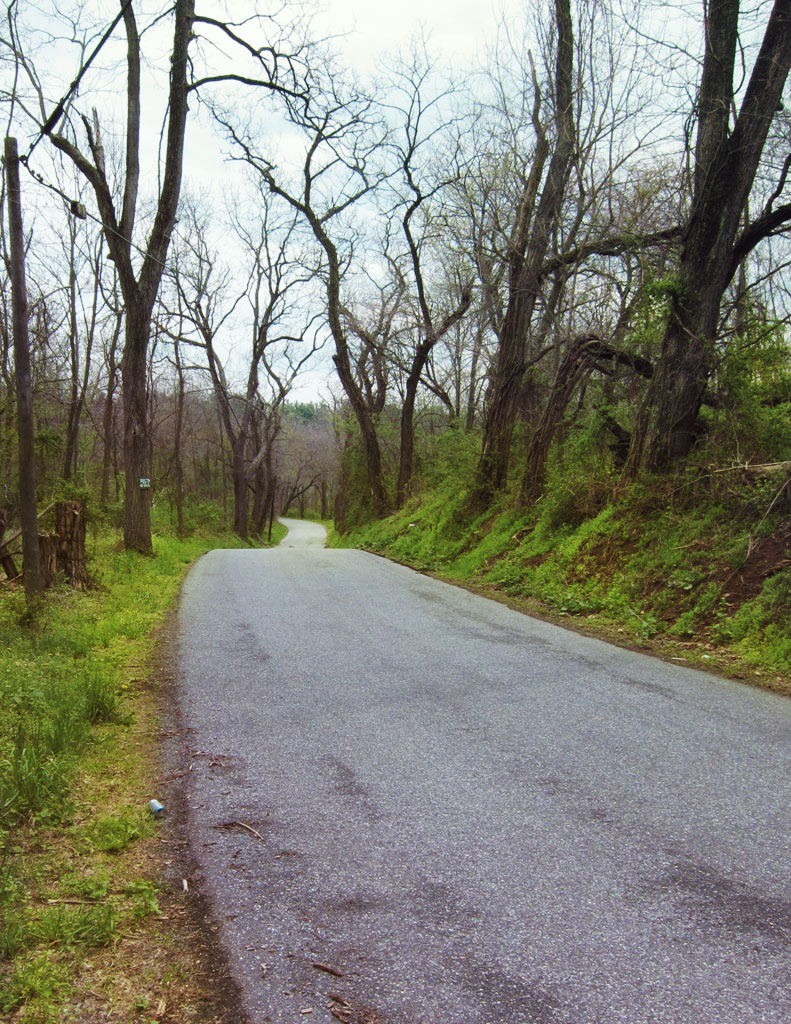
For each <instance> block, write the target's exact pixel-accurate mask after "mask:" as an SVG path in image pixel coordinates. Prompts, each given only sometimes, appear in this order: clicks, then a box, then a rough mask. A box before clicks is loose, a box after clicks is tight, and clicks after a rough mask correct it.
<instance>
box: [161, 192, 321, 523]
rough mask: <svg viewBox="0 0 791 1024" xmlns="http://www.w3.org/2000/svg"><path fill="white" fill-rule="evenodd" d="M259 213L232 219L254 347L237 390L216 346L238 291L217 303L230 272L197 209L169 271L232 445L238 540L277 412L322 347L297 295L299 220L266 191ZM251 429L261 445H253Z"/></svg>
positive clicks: (303, 272) (306, 274)
mask: <svg viewBox="0 0 791 1024" xmlns="http://www.w3.org/2000/svg"><path fill="white" fill-rule="evenodd" d="M258 215H259V216H260V220H259V222H258V224H257V225H256V226H255V227H254V228H251V227H250V226H249V225H248V224H245V223H242V220H241V219H240V218H238V217H237V218H236V219H235V225H234V226H235V228H236V231H237V234H238V235H239V237H240V239H241V241H242V243H243V247H244V250H245V251H246V255H247V258H248V260H249V264H250V271H249V278H248V282H247V288H246V292H245V294H246V296H247V298H248V300H249V305H250V312H251V320H252V345H251V351H250V355H249V359H248V360H247V371H246V381H245V384H244V386H243V388H242V389H241V391H237V390H236V389H235V388H234V387H233V385H232V384H231V382H230V381H229V379H228V375H227V374H226V370H225V367H224V365H223V360H222V358H221V355H220V353H219V351H218V348H217V335H218V333H219V332H220V330H221V328H222V327H223V325H224V324H226V323H227V322H228V321H229V319H230V318H231V317H232V316H233V315H234V313H235V311H236V310H237V307H238V305H239V302H240V301H241V299H242V296H241V295H240V296H238V297H237V298H236V299H235V300H234V301H232V302H228V301H227V300H226V308H225V309H224V310H223V309H221V308H220V304H221V303H222V301H223V299H225V295H226V292H227V291H228V290H229V285H230V276H229V273H228V271H227V270H226V271H223V270H221V269H218V264H217V258H216V255H215V254H213V253H212V252H211V251H210V249H209V246H208V243H207V240H206V232H205V227H204V226H203V225H202V224H201V223H200V221H199V219H198V217H197V216H196V215H195V213H194V211H193V212H191V213H190V215H189V218H188V220H189V223H190V232H189V234H190V239H189V241H185V242H180V243H179V256H180V258H179V260H178V261H177V264H176V266H175V267H174V269H173V271H172V279H173V284H174V285H175V289H176V293H177V300H178V316H179V321H180V323H181V324H184V323H187V324H189V325H191V327H193V328H194V331H195V332H196V334H197V339H196V340H195V341H193V344H199V345H200V347H201V348H202V349H203V351H204V352H205V355H206V361H207V367H208V371H209V375H210V378H211V381H212V387H213V389H214V394H215V396H216V399H217V403H218V408H219V411H220V417H221V419H222V424H223V429H224V431H225V434H226V437H227V439H228V443H229V445H230V450H231V479H232V482H233V495H234V519H233V522H234V527H233V528H234V531H235V532H236V533H237V534H238V535H239V536H240V537H242V538H243V539H246V538H247V536H248V533H249V521H250V517H249V498H248V495H249V490H250V487H251V480H252V478H253V477H254V475H255V473H256V470H257V468H258V467H259V466H261V465H262V464H263V465H266V464H267V462H268V461H271V446H272V444H273V443H274V440H275V437H276V434H277V431H276V424H277V414H278V410H280V409H281V408H282V406H283V403H284V402H285V400H286V398H287V396H288V394H289V392H290V391H291V388H292V387H293V384H294V380H295V378H296V377H297V375H298V374H299V372H300V371H301V370H302V368H303V367H304V366H305V364H306V363H307V362H308V360H309V359H310V358H311V357H312V356H313V355H314V354H315V352H316V350H317V348H318V347H319V346H318V341H317V338H316V335H315V330H314V328H315V321H316V320H317V318H318V316H317V314H313V315H311V314H307V315H306V316H305V317H304V318H302V319H301V318H300V316H299V314H298V310H299V305H298V300H297V299H296V298H295V294H296V293H298V292H299V290H300V289H301V288H305V287H306V286H307V285H308V284H309V282H310V281H311V279H312V277H313V276H314V274H313V272H312V271H311V270H309V269H305V268H304V266H303V263H302V261H301V260H299V259H297V258H296V257H295V253H294V251H293V250H294V235H295V229H296V219H295V217H294V216H293V214H292V215H291V217H290V218H288V219H280V220H279V221H278V218H277V215H276V211H275V210H274V202H273V200H272V198H271V197H270V196H269V195H268V194H267V193H265V194H264V195H263V196H262V197H261V202H260V204H259V206H258ZM179 333H180V332H179ZM182 340H183V338H182ZM262 427H263V428H264V429H263V430H262ZM256 433H257V434H258V438H259V442H260V444H259V445H257V446H256V449H255V451H251V446H252V444H253V439H254V436H255V434H256Z"/></svg>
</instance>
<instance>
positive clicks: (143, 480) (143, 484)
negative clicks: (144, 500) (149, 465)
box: [137, 476, 151, 490]
mask: <svg viewBox="0 0 791 1024" xmlns="http://www.w3.org/2000/svg"><path fill="white" fill-rule="evenodd" d="M137 482H138V483H139V484H140V487H141V488H142V489H143V490H145V489H146V488H147V487H150V486H151V481H150V480H149V478H148V477H147V476H141V477H140V478H139V480H138V481H137Z"/></svg>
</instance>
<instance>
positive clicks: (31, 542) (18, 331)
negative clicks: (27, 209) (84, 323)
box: [5, 137, 42, 601]
mask: <svg viewBox="0 0 791 1024" xmlns="http://www.w3.org/2000/svg"><path fill="white" fill-rule="evenodd" d="M5 171H6V194H7V196H8V236H9V237H8V241H9V246H10V251H11V267H10V275H11V306H12V309H13V324H14V376H15V378H16V408H17V432H18V435H19V505H20V510H19V516H20V525H21V527H22V581H23V583H24V586H25V594H26V596H27V599H28V601H30V600H31V599H32V598H34V597H35V596H36V595H37V594H40V593H41V591H42V582H41V562H40V557H39V549H38V522H37V511H36V466H35V448H34V437H35V431H34V424H33V387H32V384H31V376H30V342H29V338H28V330H27V316H28V306H27V287H26V285H25V238H24V234H23V231H22V196H21V192H20V188H19V154H18V152H17V144H16V139H12V138H8V137H7V138H6V140H5Z"/></svg>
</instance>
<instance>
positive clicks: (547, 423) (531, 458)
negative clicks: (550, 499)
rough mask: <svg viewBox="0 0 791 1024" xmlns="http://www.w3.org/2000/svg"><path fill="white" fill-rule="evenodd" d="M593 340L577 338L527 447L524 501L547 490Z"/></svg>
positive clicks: (588, 366) (535, 497) (521, 497)
mask: <svg viewBox="0 0 791 1024" xmlns="http://www.w3.org/2000/svg"><path fill="white" fill-rule="evenodd" d="M592 340H595V339H593V338H592V337H585V338H578V339H576V340H575V341H574V342H573V344H572V345H571V347H570V348H569V351H568V352H567V353H566V356H565V357H564V358H563V360H562V361H561V363H560V366H559V367H558V371H557V373H556V375H555V380H554V382H553V384H552V389H551V391H550V393H549V399H548V401H547V404H546V406H545V407H544V411H543V413H542V414H541V419H540V420H539V422H538V426H537V427H536V428H535V430H534V431H533V435H532V437H531V438H530V443H529V445H528V446H527V456H526V458H525V467H524V473H523V475H522V488H521V494H520V500H521V501H522V502H524V503H527V502H531V501H535V500H536V499H537V498H539V497H540V496H541V494H542V493H543V489H544V476H545V472H546V464H547V457H548V455H549V449H550V447H551V445H552V441H553V439H554V437H555V431H556V430H557V427H558V424H559V423H560V421H561V420H562V419H563V415H564V413H565V411H566V409H567V408H568V404H569V402H570V401H571V399H572V396H573V395H574V390H575V388H576V387H577V384H578V383H579V382H580V380H581V379H582V378H583V377H584V376H585V375H586V374H587V373H588V372H589V370H590V367H591V363H592V360H591V358H590V355H589V353H588V343H589V342H590V341H592Z"/></svg>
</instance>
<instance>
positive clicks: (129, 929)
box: [0, 527, 285, 1024]
mask: <svg viewBox="0 0 791 1024" xmlns="http://www.w3.org/2000/svg"><path fill="white" fill-rule="evenodd" d="M284 533H285V530H284V528H282V527H280V528H279V531H278V533H277V534H276V535H273V543H277V542H278V541H279V539H280V537H281V536H282V535H283V534H284ZM238 546H240V545H239V542H238V541H237V540H236V538H234V537H232V536H219V535H211V536H209V535H206V536H200V535H195V536H193V537H190V538H188V539H185V540H183V541H178V540H176V539H175V538H173V537H170V536H167V535H164V534H163V535H160V536H158V537H155V556H154V558H140V557H139V556H136V555H132V554H128V553H126V552H123V551H121V550H119V545H118V542H117V539H116V538H115V536H114V535H111V534H110V533H109V532H102V531H98V532H96V533H94V535H93V536H92V538H91V539H90V541H89V556H90V563H89V571H90V572H91V573H92V576H93V579H94V581H95V586H94V588H93V589H92V590H90V591H89V592H88V593H86V594H80V593H74V592H72V591H71V590H69V589H65V588H64V589H59V590H57V591H55V592H53V593H51V594H50V595H48V597H47V598H46V599H45V601H44V602H43V603H42V605H41V606H40V607H39V608H37V609H35V610H34V611H33V612H32V613H30V612H28V611H27V610H26V608H25V606H24V602H23V600H22V597H21V595H20V594H19V593H18V592H16V591H14V590H12V589H11V588H5V590H3V591H0V1019H3V1020H9V1021H19V1022H24V1024H52V1022H55V1021H64V1022H65V1021H75V1022H76V1021H79V1022H82V1024H92V1022H96V1024H98V1022H99V1021H101V1022H116V1021H117V1022H130V1021H132V1022H137V1021H140V1022H149V1021H172V1022H176V1021H178V1022H187V1021H190V1022H192V1021H202V1022H214V1021H216V1022H219V1021H224V1020H229V1019H232V1018H229V1017H228V1016H227V1012H226V1011H227V1005H228V1004H227V999H226V995H227V993H225V992H222V991H220V990H219V989H218V984H217V978H216V971H215V965H214V956H215V951H214V949H213V948H212V945H211V941H210V937H208V938H207V935H206V933H205V930H204V929H203V928H202V927H201V925H200V922H199V921H198V920H197V918H196V914H195V905H194V902H193V901H194V895H193V894H192V893H191V892H190V891H189V886H188V884H187V890H186V891H185V889H184V888H183V887H182V886H180V885H179V886H176V885H173V884H172V883H171V882H168V881H167V878H168V868H169V864H168V862H169V861H172V860H173V858H174V851H175V849H176V848H177V846H178V837H176V836H174V835H173V833H172V830H171V829H170V827H169V826H168V824H167V823H164V824H161V823H159V822H156V821H155V820H154V818H153V816H152V815H151V813H150V811H149V810H148V806H147V804H148V800H149V799H151V798H154V797H157V796H158V794H159V792H160V787H161V786H162V785H163V784H164V783H165V782H166V780H165V779H163V777H162V776H163V769H162V767H161V763H160V760H159V758H160V753H159V738H160V736H159V734H160V730H161V713H160V698H161V695H160V690H159V685H158V680H157V675H156V666H157V647H158V644H159V643H160V641H161V640H162V632H161V630H162V624H163V622H164V621H165V618H166V616H167V614H168V612H170V611H171V610H172V609H173V607H174V605H175V602H176V599H177V596H178V592H179V587H180V583H181V580H182V578H183V575H184V573H185V572H186V570H187V569H188V567H189V566H190V565H191V564H192V563H193V562H194V561H195V559H196V558H197V557H199V556H200V555H201V554H202V553H203V552H205V551H206V550H209V549H211V548H213V547H238ZM171 873H172V872H171Z"/></svg>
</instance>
